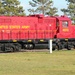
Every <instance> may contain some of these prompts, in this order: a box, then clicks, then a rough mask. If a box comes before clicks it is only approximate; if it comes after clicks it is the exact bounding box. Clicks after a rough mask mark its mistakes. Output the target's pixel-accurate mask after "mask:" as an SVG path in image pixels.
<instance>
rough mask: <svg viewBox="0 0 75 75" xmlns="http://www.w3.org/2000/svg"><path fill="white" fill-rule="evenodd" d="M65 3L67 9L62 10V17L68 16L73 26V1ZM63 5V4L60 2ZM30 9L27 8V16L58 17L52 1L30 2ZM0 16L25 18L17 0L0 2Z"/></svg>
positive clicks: (74, 11) (74, 15) (74, 14)
mask: <svg viewBox="0 0 75 75" xmlns="http://www.w3.org/2000/svg"><path fill="white" fill-rule="evenodd" d="M65 1H67V9H65V8H63V7H62V9H61V11H62V12H63V13H64V15H67V16H69V17H70V18H71V19H72V22H73V23H74V24H75V0H65ZM62 3H63V2H62ZM29 5H30V6H31V8H28V12H29V15H31V14H44V15H49V16H59V14H57V12H58V8H56V7H54V6H53V5H54V2H53V0H32V1H29ZM0 15H1V16H2V15H5V16H25V15H26V13H25V10H24V8H23V6H21V5H20V2H19V0H0Z"/></svg>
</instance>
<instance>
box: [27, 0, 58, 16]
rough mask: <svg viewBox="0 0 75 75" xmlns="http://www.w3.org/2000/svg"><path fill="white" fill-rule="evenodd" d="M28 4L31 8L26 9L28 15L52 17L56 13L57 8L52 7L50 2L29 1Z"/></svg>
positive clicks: (42, 0)
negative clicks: (37, 14)
mask: <svg viewBox="0 0 75 75" xmlns="http://www.w3.org/2000/svg"><path fill="white" fill-rule="evenodd" d="M29 4H30V5H31V6H32V8H31V9H28V11H29V12H30V14H35V13H39V14H44V15H51V16H52V15H54V14H55V13H56V12H57V8H55V7H52V6H53V1H52V0H32V1H29Z"/></svg>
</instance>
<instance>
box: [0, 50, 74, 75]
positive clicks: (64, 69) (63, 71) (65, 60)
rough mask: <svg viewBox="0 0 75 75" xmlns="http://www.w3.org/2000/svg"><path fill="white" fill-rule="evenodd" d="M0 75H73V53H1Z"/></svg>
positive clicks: (65, 51) (72, 51)
mask: <svg viewBox="0 0 75 75" xmlns="http://www.w3.org/2000/svg"><path fill="white" fill-rule="evenodd" d="M0 75H75V51H74V50H71V51H67V50H64V51H54V52H53V53H52V54H49V52H18V53H1V54H0Z"/></svg>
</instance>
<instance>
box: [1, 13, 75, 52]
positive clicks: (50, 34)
mask: <svg viewBox="0 0 75 75" xmlns="http://www.w3.org/2000/svg"><path fill="white" fill-rule="evenodd" d="M49 39H52V40H53V42H52V46H53V50H55V49H58V50H60V49H64V48H66V49H68V50H70V49H71V48H75V26H74V25H72V23H71V19H70V18H68V17H67V16H59V17H57V16H44V15H39V14H36V15H30V16H10V17H9V16H0V51H4V52H5V51H19V50H21V49H34V48H35V44H45V43H48V41H49Z"/></svg>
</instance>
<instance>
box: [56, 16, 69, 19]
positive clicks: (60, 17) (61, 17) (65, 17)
mask: <svg viewBox="0 0 75 75" xmlns="http://www.w3.org/2000/svg"><path fill="white" fill-rule="evenodd" d="M56 19H58V20H70V18H69V17H67V16H58V17H56Z"/></svg>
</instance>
